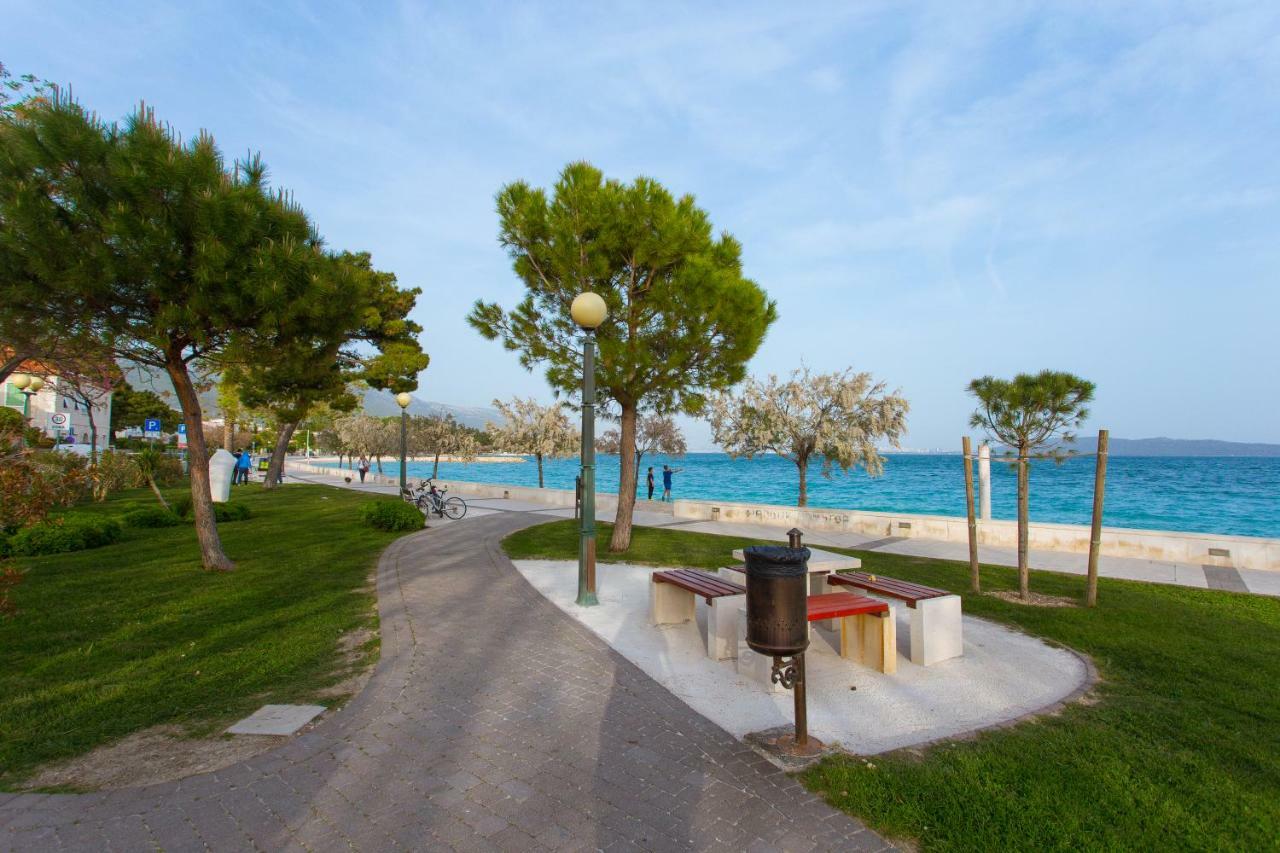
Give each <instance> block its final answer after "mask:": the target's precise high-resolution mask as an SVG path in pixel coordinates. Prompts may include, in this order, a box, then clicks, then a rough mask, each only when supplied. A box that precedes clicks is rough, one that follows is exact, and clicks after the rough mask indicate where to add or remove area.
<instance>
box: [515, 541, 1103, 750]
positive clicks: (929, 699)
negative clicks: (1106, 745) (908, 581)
mask: <svg viewBox="0 0 1280 853" xmlns="http://www.w3.org/2000/svg"><path fill="white" fill-rule="evenodd" d="M515 565H516V568H517V569H519V570H520V572H521V574H523V575H524V577H525V578H527V579H528V580H529V582H530V583H532V584H533V586H534V587H535V588H537V589H538V591H539V592H541V593H542V594H543V595H545V596H546V597H547V598H548V599H550V600H551V601H552V602H554V603H555V604H556V605H557V606H558V607H559V608H560V609H561V610H563V611H564V612H566V613H568V614H569V615H571V616H572V617H573V618H575V619H577V620H578V621H580V622H581V623H582V624H583V625H585V626H587V627H588V628H590V629H591V630H592V631H594V632H595V633H596V634H597V635H599V636H600V637H601V638H602V639H604V640H605V641H606V642H608V643H609V644H610V645H611V646H613V648H615V649H617V650H618V652H620V653H621V654H622V655H623V656H625V657H626V658H627V659H628V660H630V661H631V662H632V663H634V664H636V665H637V666H639V667H640V668H641V669H642V670H644V671H645V672H646V673H648V674H649V675H650V676H651V677H652V678H653V679H655V680H656V681H658V682H659V683H660V684H662V685H663V686H665V687H666V688H667V689H668V690H670V691H671V692H672V693H674V694H675V695H677V696H679V697H680V698H681V699H683V700H684V701H685V702H686V703H688V704H689V705H690V707H692V708H693V709H694V710H696V711H697V712H698V713H700V714H702V715H703V716H705V717H707V718H708V719H710V720H712V721H714V722H715V723H717V724H718V725H720V726H721V727H722V728H724V729H725V730H727V731H728V732H730V733H731V734H733V735H735V736H737V737H741V736H743V735H745V734H747V733H749V732H755V731H760V730H763V729H769V728H773V727H776V726H782V725H791V724H792V722H793V716H792V698H791V694H790V693H781V694H776V693H775V694H771V693H769V692H767V690H766V688H765V687H764V686H763V685H760V684H758V683H756V682H753V681H750V680H748V679H746V678H744V677H741V676H739V675H738V673H737V670H736V668H735V666H734V662H733V661H722V662H719V663H716V662H714V661H712V660H711V659H709V658H708V657H707V656H706V652H705V646H704V641H703V638H704V637H705V632H706V605H705V604H704V603H703V602H702V600H701V599H699V600H698V618H697V621H696V623H693V622H690V623H687V624H684V625H670V626H665V627H662V628H657V627H654V626H652V625H650V624H649V612H648V611H649V584H650V583H651V581H650V580H649V576H650V574H651V573H652V572H653V571H655V569H653V568H652V567H649V566H634V565H619V564H606V563H601V564H600V565H599V567H598V568H597V575H598V578H599V584H598V585H599V591H598V594H599V598H600V605H599V606H598V607H592V608H582V607H578V606H577V605H575V604H574V603H573V601H574V598H575V597H576V595H577V564H576V563H573V562H567V561H551V560H517V561H515ZM891 606H893V607H894V611H895V615H896V617H897V619H898V672H897V674H895V675H883V674H881V673H879V672H876V671H874V670H872V669H869V668H867V667H864V666H861V665H859V664H855V663H852V662H848V661H844V660H842V659H841V658H840V657H839V655H838V654H837V653H836V652H835V651H834V643H835V642H836V638H835V635H834V634H833V633H829V632H826V631H822V630H815V631H814V634H813V642H812V643H811V645H810V647H809V652H808V656H807V669H808V680H809V691H808V693H809V731H810V733H811V734H813V735H814V736H816V737H818V738H821V739H822V740H824V741H826V742H827V743H829V744H833V745H834V744H839V745H840V746H843V747H844V748H845V749H847V750H849V751H851V752H855V753H860V754H864V755H866V754H874V753H877V752H884V751H887V750H891V749H898V748H900V747H905V746H911V745H913V744H918V743H922V742H925V741H930V740H934V739H936V738H940V737H946V736H950V735H957V734H961V733H963V732H968V731H971V730H973V729H977V728H982V727H985V726H990V725H992V724H995V723H1000V722H1003V721H1006V720H1010V719H1014V718H1017V717H1020V716H1022V715H1024V714H1027V713H1029V712H1032V711H1038V710H1040V709H1042V708H1045V707H1046V706H1049V705H1052V704H1053V703H1055V702H1057V701H1060V700H1062V699H1064V698H1066V697H1067V696H1069V695H1070V694H1071V693H1073V692H1074V691H1075V690H1076V689H1077V688H1078V687H1080V686H1081V685H1083V684H1084V683H1085V681H1086V679H1087V678H1088V671H1087V669H1086V667H1085V664H1084V662H1083V661H1082V660H1080V658H1078V657H1077V656H1076V655H1074V654H1072V653H1071V652H1069V651H1066V650H1064V649H1059V648H1053V647H1051V646H1048V645H1046V644H1045V643H1043V642H1041V641H1040V640H1038V639H1035V638H1034V637H1030V636H1027V635H1025V634H1020V633H1018V632H1016V631H1012V630H1010V629H1008V628H1004V627H1002V626H999V625H996V624H993V623H991V622H986V621H984V620H981V619H976V618H973V617H970V616H965V617H964V656H963V657H960V658H956V659H953V660H949V661H944V662H943V663H939V664H934V665H933V666H930V667H920V666H916V665H914V664H912V663H911V661H910V659H909V657H908V653H909V643H910V621H909V620H910V611H909V610H908V609H907V608H906V607H905V606H904V605H902V604H901V603H895V602H891ZM855 686H856V688H857V689H856V690H852V689H850V688H852V687H855Z"/></svg>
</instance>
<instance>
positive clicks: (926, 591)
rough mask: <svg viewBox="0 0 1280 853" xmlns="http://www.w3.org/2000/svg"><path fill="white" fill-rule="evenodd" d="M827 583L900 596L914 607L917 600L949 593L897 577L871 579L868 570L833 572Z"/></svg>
mask: <svg viewBox="0 0 1280 853" xmlns="http://www.w3.org/2000/svg"><path fill="white" fill-rule="evenodd" d="M827 583H830V584H835V585H841V586H853V587H858V588H860V589H865V590H867V591H869V592H875V593H879V594H881V595H888V596H891V597H893V598H900V599H902V600H903V601H905V602H906V603H907V606H908V607H915V606H916V602H919V601H925V600H926V599H930V598H939V597H941V596H944V595H950V593H949V592H947V591H946V590H945V589H934V588H933V587H931V586H924V585H922V584H918V583H912V582H911V581H903V580H898V579H897V578H886V577H882V576H880V575H877V576H876V579H875V580H872V579H871V574H870V573H869V572H846V573H842V574H834V575H831V576H830V577H828V578H827Z"/></svg>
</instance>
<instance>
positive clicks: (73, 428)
mask: <svg viewBox="0 0 1280 853" xmlns="http://www.w3.org/2000/svg"><path fill="white" fill-rule="evenodd" d="M20 372H21V371H18V373H20ZM15 375H17V374H16V373H15V374H11V375H10V376H9V377H8V378H7V379H6V380H5V383H4V388H3V389H2V390H0V404H3V405H5V406H8V407H9V408H12V409H17V410H18V411H19V412H21V411H22V408H23V403H24V401H25V400H26V397H27V395H26V394H25V393H24V392H23V391H21V390H20V389H19V388H18V387H17V385H15V384H14V376H15ZM89 414H90V412H89V409H88V407H86V406H85V404H84V403H82V402H80V401H78V400H77V399H75V397H74V396H72V394H71V393H70V389H69V388H68V387H67V385H66V383H65V382H60V381H59V378H58V377H57V376H50V377H48V378H47V379H45V380H44V385H43V387H41V389H40V390H39V391H37V392H36V393H34V394H32V395H31V403H30V407H29V409H28V412H27V418H28V423H30V424H31V426H33V427H36V428H37V429H39V430H40V431H41V432H43V433H44V434H45V435H47V436H49V437H50V438H52V439H55V440H57V441H59V442H60V443H62V444H73V445H77V446H79V447H81V448H82V449H84V450H86V451H87V450H88V448H89V440H90V436H91V435H92V433H93V430H92V429H90V426H89ZM92 414H93V421H94V424H95V425H96V426H97V431H98V441H97V449H98V450H103V449H105V448H106V447H107V445H108V443H109V442H110V439H111V393H110V392H107V393H105V394H103V395H102V396H101V397H100V398H98V399H97V400H95V401H94V404H93V412H92Z"/></svg>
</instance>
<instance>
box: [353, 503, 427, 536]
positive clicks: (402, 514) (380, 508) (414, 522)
mask: <svg viewBox="0 0 1280 853" xmlns="http://www.w3.org/2000/svg"><path fill="white" fill-rule="evenodd" d="M360 520H361V521H363V522H364V523H365V524H367V525H369V526H370V527H376V528H378V529H379V530H421V529H422V528H423V527H424V526H425V525H426V519H425V518H423V516H422V510H420V509H418V508H417V507H416V506H414V505H413V504H409V503H405V502H404V501H367V502H365V503H362V504H360Z"/></svg>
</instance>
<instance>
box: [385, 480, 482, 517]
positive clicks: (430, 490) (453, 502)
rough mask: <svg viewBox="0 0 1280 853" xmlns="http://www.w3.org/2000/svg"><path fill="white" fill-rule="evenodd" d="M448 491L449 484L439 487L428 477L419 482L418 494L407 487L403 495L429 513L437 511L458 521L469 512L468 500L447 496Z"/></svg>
mask: <svg viewBox="0 0 1280 853" xmlns="http://www.w3.org/2000/svg"><path fill="white" fill-rule="evenodd" d="M448 491H449V488H448V486H445V487H443V488H439V489H437V488H436V486H435V483H433V482H432V481H431V479H430V478H427V479H426V480H423V481H422V482H421V483H419V484H418V488H417V493H416V494H414V493H413V492H412V491H410V490H409V489H405V491H404V493H402V495H401V496H402V497H403V498H404V499H405V500H406V501H409V502H410V503H412V504H414V505H415V506H417V507H418V509H420V510H422V511H423V512H424V513H426V514H428V515H430V514H431V513H435V514H436V515H438V516H440V517H441V518H446V517H447V518H450V519H452V520H453V521H457V520H458V519H460V518H462V517H463V516H464V515H466V514H467V502H466V501H464V500H463V499H462V498H460V497H457V496H456V495H455V496H454V497H451V498H450V497H446V496H445V495H446V493H447V492H448Z"/></svg>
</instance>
